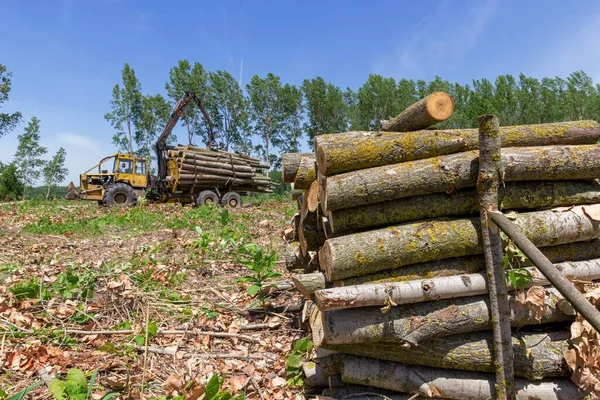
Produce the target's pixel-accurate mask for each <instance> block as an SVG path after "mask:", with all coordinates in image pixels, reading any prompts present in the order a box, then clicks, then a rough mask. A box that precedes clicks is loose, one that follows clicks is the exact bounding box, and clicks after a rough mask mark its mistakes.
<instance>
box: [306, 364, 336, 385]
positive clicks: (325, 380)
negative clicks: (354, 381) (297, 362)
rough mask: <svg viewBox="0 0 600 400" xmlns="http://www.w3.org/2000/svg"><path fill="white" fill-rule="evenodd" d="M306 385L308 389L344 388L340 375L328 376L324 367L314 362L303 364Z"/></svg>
mask: <svg viewBox="0 0 600 400" xmlns="http://www.w3.org/2000/svg"><path fill="white" fill-rule="evenodd" d="M302 372H304V376H305V379H304V381H305V383H306V385H307V386H308V387H342V386H344V383H343V382H342V377H341V376H340V375H339V374H335V375H328V374H327V373H326V372H325V371H323V367H322V366H321V365H319V364H317V363H315V362H313V361H308V362H305V363H304V364H302Z"/></svg>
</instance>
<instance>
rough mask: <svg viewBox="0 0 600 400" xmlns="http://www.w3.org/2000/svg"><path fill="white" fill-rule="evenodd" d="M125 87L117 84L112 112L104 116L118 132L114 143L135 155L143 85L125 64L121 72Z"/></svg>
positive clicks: (111, 104)
mask: <svg viewBox="0 0 600 400" xmlns="http://www.w3.org/2000/svg"><path fill="white" fill-rule="evenodd" d="M121 76H122V79H123V87H121V86H119V84H116V85H115V86H114V88H113V92H112V97H113V98H112V100H111V102H110V106H111V111H110V112H109V113H106V114H105V115H104V118H105V119H106V120H107V121H108V122H110V124H111V126H112V127H113V128H114V129H115V130H116V132H115V134H114V136H113V139H112V140H113V143H114V144H115V145H116V146H117V147H118V148H119V149H120V150H125V151H129V152H130V153H133V143H134V137H135V134H136V132H137V124H138V122H139V120H140V112H141V107H142V85H141V84H140V82H139V81H138V79H137V77H136V76H135V71H134V69H133V68H132V67H131V66H130V65H129V63H125V66H124V67H123V70H122V71H121Z"/></svg>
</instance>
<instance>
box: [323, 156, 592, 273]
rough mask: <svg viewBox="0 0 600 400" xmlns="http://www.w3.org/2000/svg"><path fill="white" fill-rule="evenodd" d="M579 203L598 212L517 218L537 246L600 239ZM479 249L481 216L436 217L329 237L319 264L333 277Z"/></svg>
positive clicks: (531, 214)
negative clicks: (437, 218)
mask: <svg viewBox="0 0 600 400" xmlns="http://www.w3.org/2000/svg"><path fill="white" fill-rule="evenodd" d="M599 147H600V146H599ZM581 207H585V209H586V210H588V211H586V212H589V213H595V212H600V204H592V205H587V206H575V207H574V208H573V211H556V210H546V211H534V212H527V213H522V214H518V215H517V216H516V219H515V223H516V224H517V226H519V228H520V229H521V230H522V231H523V233H524V234H525V235H526V236H527V237H528V238H529V239H530V240H531V241H533V243H534V244H535V245H536V246H537V247H547V246H553V245H559V244H565V243H571V242H580V241H586V240H592V239H598V238H599V237H600V225H599V224H598V223H597V222H595V221H593V220H592V219H590V218H582V217H580V216H581V215H584V212H582V211H581ZM481 253H482V247H481V232H480V223H479V218H465V219H454V220H446V221H441V220H435V221H424V222H416V223H409V224H403V225H395V226H392V227H389V228H384V229H378V230H373V231H367V232H361V233H355V234H351V235H346V236H341V237H336V238H331V239H327V240H326V241H325V244H324V245H323V247H322V248H321V250H320V251H319V264H320V266H321V268H322V269H324V270H325V274H326V276H327V279H328V280H329V281H335V280H338V279H345V278H349V277H352V276H359V275H365V274H370V273H373V272H378V271H384V270H388V269H393V268H398V267H402V266H405V265H410V264H416V263H422V262H427V261H433V260H441V259H446V258H453V257H462V256H468V255H475V254H481Z"/></svg>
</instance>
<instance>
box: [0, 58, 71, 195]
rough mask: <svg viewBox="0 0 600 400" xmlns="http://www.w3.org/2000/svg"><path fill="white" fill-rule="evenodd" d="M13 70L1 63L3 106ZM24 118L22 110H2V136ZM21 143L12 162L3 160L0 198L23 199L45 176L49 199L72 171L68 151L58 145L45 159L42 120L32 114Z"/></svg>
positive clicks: (45, 150)
mask: <svg viewBox="0 0 600 400" xmlns="http://www.w3.org/2000/svg"><path fill="white" fill-rule="evenodd" d="M11 77H12V73H11V72H9V71H7V69H6V67H5V66H4V65H2V64H0V108H1V106H2V103H5V102H7V101H8V95H9V93H10V90H11ZM21 121H22V114H21V113H20V112H14V113H0V138H1V137H2V136H4V135H5V134H7V133H9V132H11V131H12V130H14V129H15V128H16V127H17V125H19V123H21ZM18 139H19V144H18V146H17V151H16V152H15V155H14V157H13V161H11V162H9V163H3V162H0V201H4V200H16V199H19V198H21V199H24V198H25V191H26V189H28V190H29V191H30V192H31V190H32V186H33V184H34V183H36V182H37V181H38V180H39V179H40V178H43V181H44V185H45V186H46V188H45V189H46V190H45V197H46V199H48V198H49V197H50V194H51V189H52V188H53V187H55V186H56V185H57V184H59V183H61V182H63V181H64V180H65V178H66V176H67V174H68V173H69V172H68V170H67V168H65V159H66V156H67V154H66V151H65V149H64V148H62V147H61V148H59V149H58V151H57V152H56V154H55V155H54V156H52V158H50V159H49V160H46V159H43V158H42V157H44V156H45V155H46V154H47V153H48V149H46V147H44V146H42V145H41V144H40V120H39V119H38V118H36V117H32V118H31V120H30V121H29V123H28V124H27V126H26V127H25V129H24V131H23V133H22V134H20V135H19V136H18Z"/></svg>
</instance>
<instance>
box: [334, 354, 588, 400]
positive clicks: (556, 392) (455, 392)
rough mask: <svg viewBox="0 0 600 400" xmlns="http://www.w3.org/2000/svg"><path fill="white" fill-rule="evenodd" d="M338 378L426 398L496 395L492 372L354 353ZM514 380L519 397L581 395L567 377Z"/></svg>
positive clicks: (553, 399) (472, 399)
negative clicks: (428, 365)
mask: <svg viewBox="0 0 600 400" xmlns="http://www.w3.org/2000/svg"><path fill="white" fill-rule="evenodd" d="M342 380H343V381H344V382H346V383H352V384H358V385H369V386H375V387H379V388H382V389H389V390H396V391H400V392H408V393H415V394H419V395H421V396H424V397H429V398H439V397H444V398H448V399H458V400H487V399H496V398H497V397H496V392H495V390H494V375H492V374H486V373H481V372H467V371H457V370H448V369H441V368H430V367H416V366H414V365H409V364H402V363H394V362H391V361H380V360H375V359H370V358H364V357H356V356H347V357H345V359H344V369H343V372H342ZM515 383H516V398H517V399H519V400H532V399H536V400H537V399H544V400H573V399H582V398H583V397H584V395H585V394H584V393H583V392H582V391H581V390H579V389H578V388H577V386H575V384H574V383H572V382H571V381H569V380H567V379H559V378H556V379H553V380H547V381H542V382H536V383H533V382H529V381H527V380H525V379H517V381H516V382H515Z"/></svg>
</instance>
